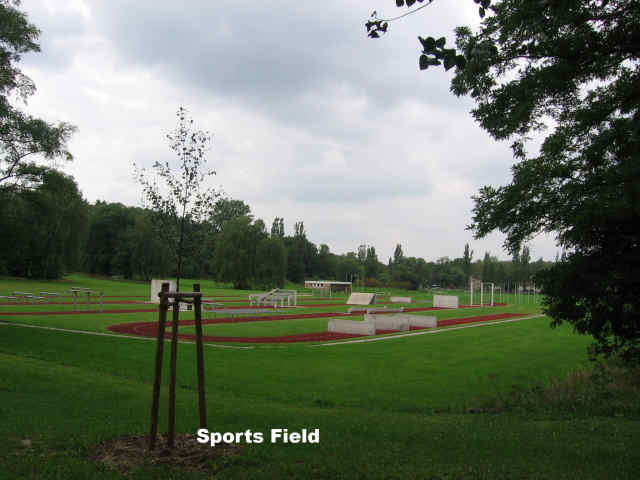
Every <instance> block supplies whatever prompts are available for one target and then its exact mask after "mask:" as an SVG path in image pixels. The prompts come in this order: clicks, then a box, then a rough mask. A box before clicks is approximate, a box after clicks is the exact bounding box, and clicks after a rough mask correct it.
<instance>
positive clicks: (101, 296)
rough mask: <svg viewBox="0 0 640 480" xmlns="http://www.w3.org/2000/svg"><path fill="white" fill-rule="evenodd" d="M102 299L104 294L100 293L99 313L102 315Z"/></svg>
mask: <svg viewBox="0 0 640 480" xmlns="http://www.w3.org/2000/svg"><path fill="white" fill-rule="evenodd" d="M103 297H104V292H100V313H102V298H103Z"/></svg>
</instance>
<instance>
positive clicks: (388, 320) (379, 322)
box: [364, 313, 438, 330]
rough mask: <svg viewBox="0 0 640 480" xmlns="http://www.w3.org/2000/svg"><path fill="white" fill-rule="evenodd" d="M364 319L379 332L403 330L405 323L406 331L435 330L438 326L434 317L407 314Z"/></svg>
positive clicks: (366, 316)
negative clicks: (413, 329)
mask: <svg viewBox="0 0 640 480" xmlns="http://www.w3.org/2000/svg"><path fill="white" fill-rule="evenodd" d="M364 319H365V320H371V321H373V322H375V325H376V328H379V329H381V330H403V329H404V328H403V327H402V325H403V324H404V323H407V325H408V327H407V329H409V328H411V327H418V328H436V327H437V326H438V320H437V319H436V317H427V316H425V315H410V314H407V313H400V314H395V315H365V316H364ZM394 325H399V326H400V327H395V326H394Z"/></svg>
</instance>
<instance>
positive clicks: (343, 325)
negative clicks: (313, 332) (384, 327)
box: [327, 320, 376, 335]
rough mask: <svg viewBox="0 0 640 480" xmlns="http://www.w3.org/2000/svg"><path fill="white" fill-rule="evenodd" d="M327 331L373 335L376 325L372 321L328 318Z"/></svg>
mask: <svg viewBox="0 0 640 480" xmlns="http://www.w3.org/2000/svg"><path fill="white" fill-rule="evenodd" d="M327 330H328V331H329V332H335V333H349V334H355V335H375V334H376V326H375V324H374V323H372V322H366V321H365V322H356V321H353V320H329V324H328V326H327Z"/></svg>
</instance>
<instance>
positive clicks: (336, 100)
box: [21, 0, 557, 262]
mask: <svg viewBox="0 0 640 480" xmlns="http://www.w3.org/2000/svg"><path fill="white" fill-rule="evenodd" d="M454 5H455V6H454ZM21 8H22V9H23V10H24V11H26V12H27V13H28V15H29V19H30V21H32V22H33V23H35V24H36V26H37V27H38V28H40V30H41V31H42V34H41V37H40V44H41V48H42V52H40V53H35V54H28V55H25V56H24V57H23V61H22V62H21V67H22V69H23V71H24V73H26V74H27V75H29V76H30V77H31V78H32V79H33V80H34V81H35V83H36V86H37V88H38V92H37V93H36V94H35V95H34V96H33V97H32V98H31V99H30V100H29V104H28V110H29V111H30V112H31V113H33V114H36V115H39V116H42V117H43V118H46V119H47V120H49V121H59V120H63V121H67V122H70V123H72V124H74V125H76V126H77V127H78V132H77V133H76V134H75V135H74V137H73V139H72V141H71V142H70V148H71V151H72V153H73V154H74V157H75V160H74V161H73V163H71V164H65V165H63V166H62V167H63V169H64V170H65V171H66V172H67V173H70V174H72V175H73V176H74V177H75V179H76V181H77V182H78V184H79V186H80V189H81V190H82V192H83V193H84V195H85V197H86V198H87V199H88V200H89V201H91V202H94V201H96V200H106V201H112V202H121V203H124V204H126V205H140V204H141V196H140V187H139V186H138V185H137V184H136V183H135V181H134V179H133V163H134V162H135V163H136V164H138V165H141V166H146V167H150V166H151V165H152V164H153V162H154V161H156V160H169V161H174V157H173V155H172V151H171V150H170V149H169V147H168V143H167V141H166V139H165V135H166V133H168V132H169V131H170V130H172V129H173V128H175V126H176V117H175V113H176V110H177V109H178V107H179V106H181V105H182V106H184V107H186V108H187V109H188V110H189V112H190V115H191V116H192V118H193V119H194V122H195V124H196V125H197V126H198V127H199V128H200V129H202V130H207V131H209V132H211V133H212V135H213V147H212V149H211V151H210V152H209V154H208V157H207V158H208V166H209V167H210V168H212V169H214V170H215V171H216V172H217V175H216V176H215V177H213V178H214V180H213V185H214V186H216V187H218V188H220V189H221V190H222V191H224V193H225V194H226V195H227V196H229V197H232V198H237V199H241V200H243V201H245V202H246V203H248V204H249V205H250V206H251V209H252V213H253V214H254V215H255V216H256V217H259V218H262V219H263V220H264V221H265V223H266V224H267V226H270V224H271V222H272V220H273V218H274V217H276V216H279V217H284V219H285V229H286V231H287V233H291V232H292V230H293V224H294V222H296V221H299V220H302V221H304V225H305V230H306V231H307V236H308V238H309V239H310V240H311V241H313V242H314V243H316V244H317V245H319V244H321V243H326V244H327V245H329V247H330V248H331V251H332V252H335V253H346V252H347V251H353V250H355V249H357V247H358V245H361V244H367V245H373V246H375V247H376V251H377V252H378V256H379V258H380V260H381V261H383V262H386V259H387V258H388V257H389V256H391V255H392V254H393V250H394V248H395V245H396V244H397V243H401V244H402V247H403V251H404V253H405V255H407V256H417V257H423V258H425V259H426V260H428V261H433V260H436V259H437V258H439V257H442V256H449V257H451V258H454V257H458V256H461V254H462V251H463V248H464V244H465V243H466V242H469V243H470V244H471V246H472V248H473V249H474V250H475V252H476V255H475V258H478V257H481V256H482V255H484V252H485V251H490V252H491V254H493V255H496V256H498V257H500V258H508V256H507V254H506V253H505V252H504V251H503V250H502V242H503V239H504V237H503V236H501V235H500V234H494V235H491V236H490V237H487V238H486V239H483V240H473V238H472V236H471V234H470V233H469V232H467V231H465V225H467V224H468V223H469V222H470V220H471V208H472V206H473V203H472V200H471V195H473V194H475V193H476V192H477V190H478V188H480V187H482V186H483V185H486V184H493V185H499V184H504V183H507V182H508V181H509V179H510V177H511V174H510V166H511V164H512V163H513V160H512V156H511V151H510V149H509V145H508V143H498V142H495V141H494V140H492V139H491V138H490V137H489V135H488V134H487V133H486V132H484V131H483V130H481V129H480V127H479V126H478V125H477V124H475V123H474V121H473V119H472V118H471V116H470V114H469V111H470V110H471V108H472V107H473V103H472V102H471V101H470V99H469V98H456V97H455V96H453V95H452V94H451V93H450V92H449V82H450V79H451V76H452V72H449V73H447V72H444V71H443V70H442V69H438V70H433V71H431V70H430V71H429V72H428V73H426V72H420V71H419V70H418V66H417V62H418V55H419V43H418V41H417V35H419V34H420V35H425V34H430V35H433V36H443V35H444V36H447V37H449V38H450V39H451V38H452V30H453V28H454V27H455V26H457V25H462V24H467V25H475V24H477V21H478V18H477V9H476V6H475V4H474V3H473V2H470V1H468V2H435V3H434V4H433V5H431V6H429V7H427V8H425V9H423V10H422V12H420V13H418V14H416V15H413V16H409V17H406V18H404V19H403V20H401V21H398V22H395V23H393V24H392V25H391V29H390V33H389V34H387V35H386V36H385V37H384V38H382V39H377V40H372V39H368V38H367V37H366V33H365V28H364V22H365V21H366V19H367V17H368V16H369V14H370V13H371V11H372V10H374V9H376V10H377V11H378V13H379V14H380V15H381V16H394V15H397V14H399V13H402V11H401V10H398V9H397V8H396V7H395V2H393V1H392V0H370V1H367V2H363V1H356V0H323V1H300V0H271V1H264V0H262V1H259V0H247V1H244V2H238V1H231V0H215V2H210V1H205V0H201V1H195V0H194V1H187V2H169V1H166V2H165V1H144V0H139V1H136V2H130V1H124V0H109V1H106V0H105V1H100V0H86V1H84V0H69V1H65V2H60V1H58V0H23V3H22V6H21ZM530 246H531V249H532V254H533V257H534V259H537V258H538V257H540V256H542V257H544V258H545V259H548V260H551V259H553V258H554V256H555V253H556V250H557V247H556V246H555V242H554V241H553V239H552V238H550V237H538V238H536V239H534V240H533V241H532V242H531V244H530Z"/></svg>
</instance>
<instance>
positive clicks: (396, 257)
mask: <svg viewBox="0 0 640 480" xmlns="http://www.w3.org/2000/svg"><path fill="white" fill-rule="evenodd" d="M403 259H404V254H403V253H402V245H400V244H398V245H396V249H395V250H394V251H393V264H394V265H399V264H400V263H402V260H403Z"/></svg>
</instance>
